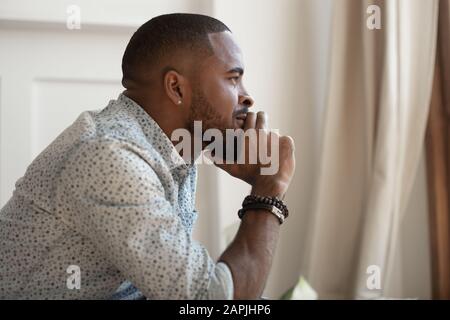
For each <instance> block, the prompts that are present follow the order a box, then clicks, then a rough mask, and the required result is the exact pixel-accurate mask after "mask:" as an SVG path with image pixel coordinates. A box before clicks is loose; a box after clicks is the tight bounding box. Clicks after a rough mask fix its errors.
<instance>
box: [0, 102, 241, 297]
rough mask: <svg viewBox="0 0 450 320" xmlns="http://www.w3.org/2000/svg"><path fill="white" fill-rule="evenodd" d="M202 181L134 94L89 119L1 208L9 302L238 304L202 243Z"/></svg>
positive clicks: (69, 132)
mask: <svg viewBox="0 0 450 320" xmlns="http://www.w3.org/2000/svg"><path fill="white" fill-rule="evenodd" d="M196 175H197V171H196V167H195V165H188V164H186V163H185V162H184V160H183V159H182V158H181V157H180V155H179V154H178V153H177V151H176V150H175V148H174V146H173V144H172V142H171V141H170V140H169V139H168V137H167V136H166V135H165V134H164V132H163V131H162V130H161V129H160V127H159V126H158V125H157V123H156V122H155V121H154V120H153V119H152V118H151V117H150V116H149V115H148V114H147V113H146V112H145V111H144V110H143V109H142V108H141V107H140V106H139V105H137V104H136V103H135V102H134V101H132V100H131V99H129V98H127V97H126V96H125V95H123V94H121V95H120V96H119V98H118V99H117V100H112V101H111V102H110V103H109V105H108V106H107V107H106V108H105V109H103V110H101V111H87V112H84V113H82V114H81V115H80V116H79V118H78V119H77V120H76V121H75V122H74V124H72V125H71V126H70V127H69V128H67V129H66V130H65V131H64V132H63V133H61V134H60V135H59V136H58V137H57V139H56V140H55V141H54V142H53V143H52V144H50V145H49V146H48V147H47V148H46V149H45V150H44V151H43V152H42V153H41V154H40V155H39V156H38V157H37V158H36V159H35V160H34V161H33V162H32V164H31V165H30V166H29V167H28V169H27V172H26V173H25V175H24V177H22V178H21V179H19V180H18V181H17V183H16V188H15V190H14V193H13V197H12V198H11V199H10V200H9V202H8V203H7V204H6V205H5V207H3V208H2V210H1V213H0V298H3V299H140V298H147V299H230V298H232V296H233V283H232V277H231V273H230V270H229V269H228V267H227V266H226V265H225V264H224V263H221V262H220V263H218V264H215V263H214V261H213V260H212V259H211V258H210V256H209V255H208V252H207V251H206V249H205V248H204V247H203V246H202V245H201V244H199V243H197V242H195V241H194V240H193V239H192V228H193V225H194V223H195V220H196V218H197V212H196V210H195V204H194V199H195V185H196ZM69 266H77V267H79V271H80V272H79V279H80V286H79V288H73V287H70V286H69V285H68V279H69V278H70V277H71V276H72V274H71V273H68V268H69Z"/></svg>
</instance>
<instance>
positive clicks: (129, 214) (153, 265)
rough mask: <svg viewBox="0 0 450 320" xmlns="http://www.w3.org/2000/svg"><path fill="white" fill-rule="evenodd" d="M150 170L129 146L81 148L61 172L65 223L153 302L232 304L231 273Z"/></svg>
mask: <svg viewBox="0 0 450 320" xmlns="http://www.w3.org/2000/svg"><path fill="white" fill-rule="evenodd" d="M150 162H151V155H149V154H145V151H144V150H141V149H140V148H139V147H137V146H134V145H132V144H130V143H127V142H121V141H116V140H113V139H108V140H105V139H103V140H93V141H90V142H86V143H83V145H81V146H80V147H79V148H78V149H77V151H75V152H74V153H73V154H72V155H71V156H70V157H69V158H68V159H67V161H66V165H65V168H64V169H63V171H62V172H61V175H60V178H59V183H58V184H57V186H58V187H57V189H58V190H57V192H56V194H57V201H59V202H60V205H62V206H64V207H65V209H66V210H62V211H61V212H59V215H60V216H61V218H62V219H63V220H64V221H65V222H66V223H67V224H69V226H71V227H73V228H74V229H75V230H77V231H78V232H80V233H82V234H83V235H85V236H86V237H88V238H89V239H90V240H91V241H93V243H94V244H95V245H96V246H97V248H98V249H99V250H100V251H101V252H102V253H103V254H104V255H105V256H106V257H107V259H108V260H109V261H110V262H111V263H112V264H113V265H114V266H115V267H116V268H117V269H118V270H119V271H120V272H121V273H122V274H123V275H124V277H126V278H127V279H128V280H129V281H131V282H132V283H133V284H134V285H135V286H136V287H137V288H138V289H139V290H140V291H141V292H142V293H143V294H144V295H145V296H146V297H147V298H148V299H232V298H233V281H232V278H231V272H230V270H229V268H228V267H227V266H226V265H225V264H223V263H221V262H219V263H217V264H216V263H215V262H214V261H213V260H212V259H211V257H210V256H209V254H208V252H207V250H206V248H204V247H203V246H202V245H201V244H200V243H198V242H196V241H194V240H193V239H192V237H191V234H190V233H189V232H188V231H187V230H186V228H185V227H184V225H183V224H182V222H181V219H180V218H179V216H178V215H177V213H176V212H175V210H174V209H173V207H172V205H171V204H170V202H169V201H168V200H167V199H168V197H171V196H173V195H171V194H168V192H170V191H167V190H164V188H163V185H162V183H161V180H160V177H159V176H158V175H157V174H156V172H157V170H154V169H153V168H152V166H151V165H150V164H149V163H150Z"/></svg>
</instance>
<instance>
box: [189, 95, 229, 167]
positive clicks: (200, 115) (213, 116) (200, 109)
mask: <svg viewBox="0 0 450 320" xmlns="http://www.w3.org/2000/svg"><path fill="white" fill-rule="evenodd" d="M194 121H201V123H202V136H203V134H204V133H205V131H206V130H208V129H218V130H220V131H221V132H222V137H224V139H225V137H226V136H227V135H226V130H227V129H233V130H234V129H235V128H234V126H233V123H232V121H231V119H224V118H223V116H222V115H220V114H219V113H218V112H217V111H216V110H215V109H214V107H213V106H212V104H211V103H209V101H208V100H207V99H206V97H205V96H204V95H203V94H202V92H201V90H199V89H195V90H193V92H192V105H191V112H190V115H189V131H190V132H191V134H192V135H193V136H194V134H195V130H194ZM198 138H200V139H201V137H198ZM213 141H214V140H213ZM207 144H208V143H203V146H202V150H203V149H204V148H205V147H206V146H207ZM230 148H232V149H233V151H234V153H233V154H234V156H233V158H234V159H235V160H236V159H237V158H236V157H237V139H236V138H235V139H234V140H232V142H231V144H230V143H229V142H228V143H226V141H223V150H216V152H218V153H217V156H219V157H221V158H222V159H226V158H227V157H228V156H227V155H229V154H231V149H230ZM214 154H215V152H214ZM195 156H197V155H195Z"/></svg>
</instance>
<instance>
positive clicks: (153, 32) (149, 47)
mask: <svg viewBox="0 0 450 320" xmlns="http://www.w3.org/2000/svg"><path fill="white" fill-rule="evenodd" d="M223 31H230V29H229V28H228V27H227V26H226V25H225V24H224V23H222V22H221V21H219V20H217V19H215V18H212V17H209V16H205V15H201V14H190V13H173V14H165V15H160V16H157V17H154V18H153V19H151V20H149V21H147V22H146V23H144V24H143V25H142V26H140V27H139V29H137V30H136V32H135V33H134V34H133V36H132V37H131V39H130V42H129V43H128V45H127V47H126V49H125V53H124V54H123V58H122V74H123V76H122V84H123V85H124V86H125V80H138V79H139V75H140V69H141V68H142V67H151V66H152V64H156V63H158V62H159V61H160V60H161V58H163V57H164V56H165V55H167V54H170V53H172V52H174V51H176V50H180V49H186V50H191V51H195V53H196V54H198V55H201V54H208V55H211V54H213V50H212V47H211V44H210V42H209V39H208V34H210V33H216V32H223Z"/></svg>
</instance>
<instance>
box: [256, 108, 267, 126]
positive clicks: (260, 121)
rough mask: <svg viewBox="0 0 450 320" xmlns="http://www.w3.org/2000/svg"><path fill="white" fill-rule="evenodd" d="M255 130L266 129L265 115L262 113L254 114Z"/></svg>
mask: <svg viewBox="0 0 450 320" xmlns="http://www.w3.org/2000/svg"><path fill="white" fill-rule="evenodd" d="M256 129H267V114H266V113H265V112H264V111H259V112H258V113H257V114H256Z"/></svg>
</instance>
